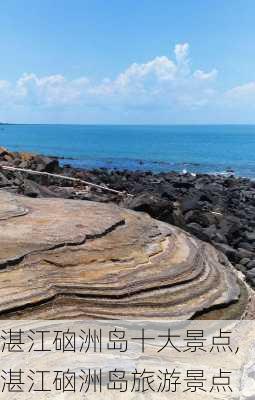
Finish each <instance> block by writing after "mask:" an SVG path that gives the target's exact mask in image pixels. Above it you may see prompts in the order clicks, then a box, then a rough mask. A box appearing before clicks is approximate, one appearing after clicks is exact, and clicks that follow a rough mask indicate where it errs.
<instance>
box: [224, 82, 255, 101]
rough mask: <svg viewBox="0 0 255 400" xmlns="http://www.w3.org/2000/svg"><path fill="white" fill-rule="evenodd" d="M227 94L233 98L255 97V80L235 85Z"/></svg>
mask: <svg viewBox="0 0 255 400" xmlns="http://www.w3.org/2000/svg"><path fill="white" fill-rule="evenodd" d="M226 96H227V97H228V98H229V99H232V100H240V99H242V100H243V99H247V100H248V99H250V98H255V82H248V83H245V84H243V85H239V86H236V87H233V88H232V89H230V90H228V91H227V92H226Z"/></svg>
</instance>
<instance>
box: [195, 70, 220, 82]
mask: <svg viewBox="0 0 255 400" xmlns="http://www.w3.org/2000/svg"><path fill="white" fill-rule="evenodd" d="M217 75H218V71H217V69H215V68H214V69H212V70H211V71H210V72H204V71H202V70H201V69H197V70H196V71H195V72H194V77H195V78H197V79H199V80H201V81H208V80H213V79H215V78H217Z"/></svg>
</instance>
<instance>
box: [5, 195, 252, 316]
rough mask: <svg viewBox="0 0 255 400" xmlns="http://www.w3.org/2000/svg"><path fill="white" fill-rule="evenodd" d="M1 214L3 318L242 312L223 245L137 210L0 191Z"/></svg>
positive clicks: (244, 295) (243, 292) (242, 297)
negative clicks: (200, 237) (219, 247)
mask: <svg viewBox="0 0 255 400" xmlns="http://www.w3.org/2000/svg"><path fill="white" fill-rule="evenodd" d="M0 219H1V230H0V244H1V245H0V268H1V280H0V289H1V298H0V312H1V318H2V319H40V318H42V319H66V318H69V319H76V318H77V319H84V318H91V317H92V318H99V319H100V318H101V319H102V318H103V319H147V318H148V319H150V320H151V319H159V320H162V319H167V320H168V319H174V320H176V319H189V318H201V317H202V318H215V319H221V318H222V319H237V318H241V317H242V316H243V315H244V314H245V312H246V311H247V307H248V300H247V299H248V292H247V289H246V286H245V285H244V283H243V282H242V281H241V280H240V277H239V275H238V274H237V272H236V271H235V270H234V269H233V267H232V266H231V264H230V263H229V261H228V260H227V258H226V257H225V256H224V255H223V254H222V253H220V252H218V251H217V250H216V249H215V248H214V247H212V246H211V245H210V244H207V243H204V242H201V241H200V240H198V239H195V238H194V237H193V236H191V235H189V234H187V233H186V232H184V231H183V230H181V229H180V228H177V227H174V226H171V225H168V224H166V223H164V222H161V221H157V220H154V219H152V218H151V217H150V216H149V215H147V214H145V213H137V212H134V211H130V210H126V209H122V208H119V207H118V206H116V205H113V204H111V205H109V204H108V205H107V204H103V203H95V202H91V201H78V200H64V199H53V198H50V199H46V198H44V199H39V198H35V199H34V198H29V197H24V196H17V195H13V194H10V193H8V192H5V191H0ZM241 288H242V289H241Z"/></svg>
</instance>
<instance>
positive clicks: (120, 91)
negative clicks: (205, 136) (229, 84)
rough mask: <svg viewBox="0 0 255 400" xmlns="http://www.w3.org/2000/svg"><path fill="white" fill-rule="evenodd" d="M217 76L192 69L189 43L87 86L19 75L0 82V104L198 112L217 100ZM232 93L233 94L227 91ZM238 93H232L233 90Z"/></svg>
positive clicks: (52, 77)
mask: <svg viewBox="0 0 255 400" xmlns="http://www.w3.org/2000/svg"><path fill="white" fill-rule="evenodd" d="M217 75H218V71H217V70H216V69H212V70H211V71H209V72H206V71H203V70H202V69H195V70H193V69H192V67H191V62H190V58H189V44H188V43H183V44H181V43H179V44H176V46H175V48H174V52H173V57H172V58H170V57H167V56H165V55H163V56H156V57H155V58H153V59H151V60H149V61H147V62H144V63H136V62H134V63H132V64H131V65H130V66H128V67H127V68H126V69H125V70H124V71H122V72H120V73H119V74H118V75H117V76H116V77H115V78H113V79H109V78H103V79H102V80H101V81H96V82H93V81H92V80H90V79H88V78H87V77H86V76H85V77H84V76H82V77H78V78H76V79H68V78H67V77H65V76H63V75H61V74H55V75H48V76H38V75H37V74H35V73H29V74H28V73H26V74H23V75H22V76H21V77H20V78H19V79H18V80H17V81H16V82H14V83H12V82H8V81H4V80H2V81H1V80H0V101H1V103H6V104H8V105H9V106H13V105H15V104H16V105H18V106H19V107H23V106H24V107H28V108H31V109H32V108H33V109H35V108H36V109H37V110H39V109H40V108H43V110H44V112H45V109H47V110H50V109H55V108H56V107H59V109H61V107H66V106H67V107H69V106H70V107H72V106H79V107H84V109H85V108H88V107H93V108H97V107H98V108H100V107H101V108H102V107H104V108H107V109H111V111H112V112H113V113H114V112H116V110H119V109H120V108H122V109H123V110H125V111H126V112H128V111H129V110H131V112H133V111H134V110H135V108H136V107H137V108H144V110H146V109H148V110H150V112H151V110H153V109H155V110H160V109H162V110H165V111H164V112H166V110H169V111H171V112H173V110H178V111H179V112H186V111H187V110H191V111H192V110H194V109H199V108H203V107H205V106H206V105H208V104H209V103H210V102H212V101H213V100H215V99H216V98H217V91H216V90H215V87H214V85H215V84H216V81H217V79H216V78H217ZM233 90H234V89H233ZM235 91H238V88H235Z"/></svg>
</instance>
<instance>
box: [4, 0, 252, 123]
mask: <svg viewBox="0 0 255 400" xmlns="http://www.w3.org/2000/svg"><path fill="white" fill-rule="evenodd" d="M254 17H255V2H254V0H245V1H244V0H171V1H169V0H157V1H155V0H139V1H137V0H122V1H120V0H107V1H105V0H90V1H89V0H72V1H71V0H54V1H52V0H43V1H41V0H8V2H7V1H2V2H0V59H1V62H0V121H3V122H10V123H11V122H13V123H78V124H82V123H84V124H222V123H228V124H239V123H245V124H254V123H255V25H254Z"/></svg>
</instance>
